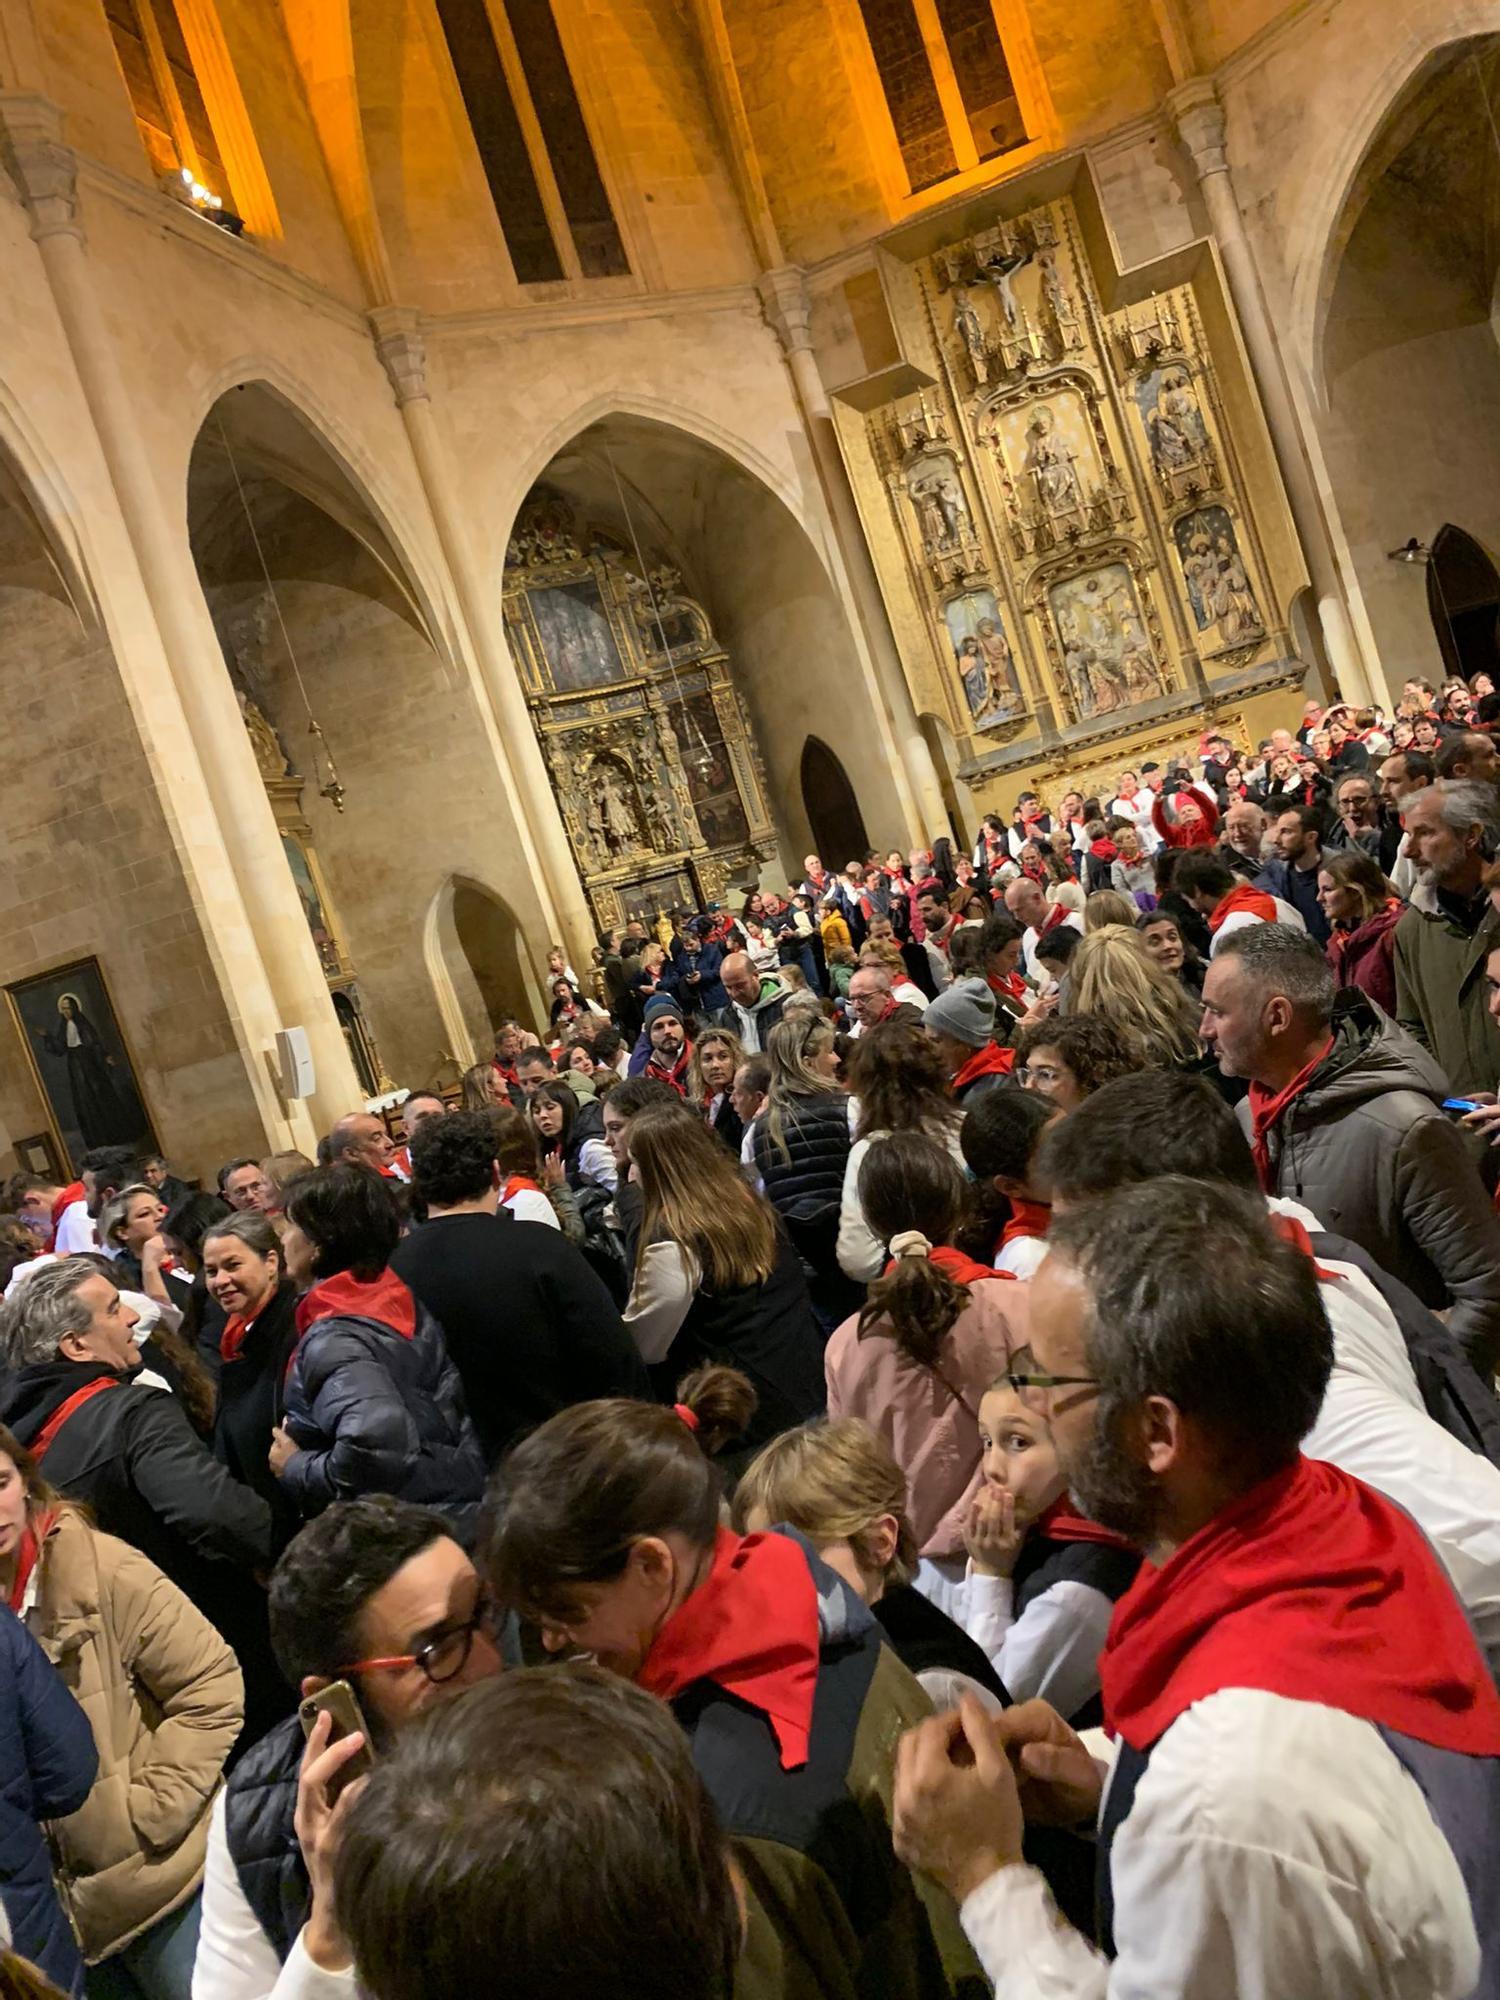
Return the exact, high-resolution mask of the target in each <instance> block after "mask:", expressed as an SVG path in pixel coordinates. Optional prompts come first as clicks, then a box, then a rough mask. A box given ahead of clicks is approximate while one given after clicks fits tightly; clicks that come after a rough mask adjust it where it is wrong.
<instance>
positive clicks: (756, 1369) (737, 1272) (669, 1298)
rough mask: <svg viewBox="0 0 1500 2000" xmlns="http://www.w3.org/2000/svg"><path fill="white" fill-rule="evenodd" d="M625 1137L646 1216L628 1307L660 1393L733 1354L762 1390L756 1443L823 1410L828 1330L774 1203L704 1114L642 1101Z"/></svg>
mask: <svg viewBox="0 0 1500 2000" xmlns="http://www.w3.org/2000/svg"><path fill="white" fill-rule="evenodd" d="M626 1144H627V1147H628V1149H629V1154H630V1165H631V1178H632V1180H634V1181H636V1182H637V1183H638V1184H639V1186H640V1190H641V1225H640V1234H639V1237H638V1239H637V1249H636V1258H635V1275H634V1280H633V1282H632V1285H631V1291H630V1299H629V1302H628V1303H627V1305H626V1307H625V1315H624V1317H625V1324H626V1325H627V1326H628V1327H629V1328H630V1331H631V1334H632V1336H633V1337H634V1339H635V1343H636V1346H637V1347H638V1348H639V1350H640V1354H641V1358H642V1360H643V1361H645V1363H646V1364H647V1366H648V1367H649V1368H650V1369H651V1370H652V1380H653V1382H654V1384H655V1386H656V1391H657V1395H658V1397H659V1398H660V1400H661V1401H663V1402H666V1403H671V1402H673V1401H674V1400H675V1385H676V1383H677V1381H678V1380H679V1378H680V1377H681V1376H682V1375H683V1374H685V1373H686V1372H687V1371H688V1370H690V1369H694V1368H698V1367H701V1366H705V1365H707V1364H709V1363H714V1362H724V1363H726V1364H727V1365H729V1366H731V1367H734V1368H738V1369H740V1370H742V1371H743V1373H744V1374H746V1375H748V1376H749V1378H750V1380H751V1382H752V1383H753V1384H754V1387H755V1392H756V1395H757V1397H758V1399H759V1404H758V1408H757V1411H756V1414H755V1417H754V1419H753V1421H752V1423H751V1427H750V1429H749V1430H748V1431H747V1432H746V1442H747V1444H748V1445H749V1446H751V1447H754V1446H758V1445H761V1444H764V1443H765V1442H766V1440H767V1439H768V1438H771V1437H775V1436H776V1435H777V1433H778V1432H780V1431H784V1430H787V1429H788V1428H790V1426H791V1425H793V1424H800V1423H803V1422H804V1421H805V1420H806V1419H807V1418H808V1417H811V1416H816V1415H818V1414H819V1413H820V1412H821V1410H822V1408H823V1377H822V1365H821V1354H822V1344H823V1343H822V1336H821V1334H820V1332H819V1329H818V1323H817V1321H816V1319H815V1318H814V1317H813V1310H812V1304H811V1302H810V1300H809V1298H808V1295H807V1280H806V1278H805V1277H804V1276H803V1272H802V1264H801V1260H800V1258H799V1257H798V1256H797V1253H796V1251H795V1250H793V1248H792V1246H791V1244H790V1243H789V1242H788V1241H787V1239H786V1237H785V1236H784V1235H783V1234H782V1232H781V1231H780V1230H779V1229H778V1228H777V1226H776V1216H775V1213H774V1211H773V1210H772V1209H771V1207H770V1206H769V1204H768V1203H767V1202H766V1201H765V1200H764V1199H763V1198H762V1197H761V1196H760V1195H758V1194H757V1193H756V1192H755V1191H754V1189H753V1188H751V1187H750V1186H749V1185H748V1184H747V1183H746V1181H745V1179H744V1177H743V1175H742V1174H741V1173H740V1172H739V1170H738V1168H737V1167H736V1165H735V1163H734V1161H733V1160H732V1159H731V1158H730V1157H729V1154H728V1153H727V1152H726V1151H725V1149H724V1148H723V1146H721V1145H720V1144H719V1141H718V1140H717V1139H716V1138H715V1137H714V1136H713V1134H712V1133H711V1132H710V1131H709V1129H708V1127H707V1126H706V1125H705V1124H703V1123H702V1122H701V1121H700V1120H699V1119H697V1118H693V1117H691V1116H687V1115H684V1114H683V1113H682V1112H680V1111H671V1110H661V1111H642V1112H640V1113H638V1114H637V1116H636V1117H634V1118H633V1119H632V1120H631V1121H630V1125H629V1129H628V1133H627V1139H626Z"/></svg>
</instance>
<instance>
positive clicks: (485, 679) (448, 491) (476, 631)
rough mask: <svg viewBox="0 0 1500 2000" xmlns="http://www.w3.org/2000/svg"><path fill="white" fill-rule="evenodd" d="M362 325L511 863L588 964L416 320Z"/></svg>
mask: <svg viewBox="0 0 1500 2000" xmlns="http://www.w3.org/2000/svg"><path fill="white" fill-rule="evenodd" d="M368 318H369V321H370V326H371V329H372V331H373V333H374V335H375V349H376V352H377V353H378V354H379V356H380V359H381V362H382V364H383V366H384V368H385V372H386V374H387V375H388V376H389V377H390V383H391V390H392V392H393V394H394V395H395V398H396V407H397V408H398V409H399V410H400V412H401V417H402V421H403V422H404V424H405V426H406V435H407V439H408V441H409V442H410V445H411V451H412V457H413V459H414V460H415V461H416V467H417V475H418V477H419V479H420V480H421V482H422V490H423V492H424V493H425V494H426V496H427V505H428V508H429V510H430V512H431V514H432V520H433V525H434V527H435V528H436V530H437V537H438V543H439V545H440V547H441V549H442V552H443V558H444V561H445V562H446V564H447V567H448V573H449V575H450V576H451V578H452V579H453V586H454V590H455V593H456V595H457V599H458V607H459V611H460V613H461V614H462V617H463V622H464V625H465V627H466V628H467V632H468V636H469V640H470V644H471V647H472V652H473V656H474V658H476V659H477V661H478V668H479V674H478V676H477V685H476V686H475V689H474V693H475V697H476V700H477V702H478V706H479V712H480V715H481V716H482V717H483V718H484V721H485V725H486V729H487V732H488V735H489V739H490V747H491V749H492V751H493V753H494V757H495V764H496V768H497V769H498V770H499V773H500V782H501V784H502V785H503V786H504V788H505V796H506V800H507V803H508V804H509V806H510V811H511V817H512V819H513V820H514V822H515V827H516V839H517V842H518V844H519V849H520V852H519V857H518V858H519V860H520V863H521V866H522V867H523V868H524V870H525V872H526V873H527V875H529V876H530V878H531V880H532V882H533V884H534V885H535V888H536V893H537V897H538V899H539V901H540V902H541V905H542V916H543V920H544V921H545V923H546V925H547V928H548V931H549V933H550V939H555V940H556V941H557V942H559V943H561V944H564V945H566V947H567V949H568V953H569V956H570V958H571V960H572V963H573V964H575V965H580V966H582V965H586V964H588V963H589V954H590V953H591V952H592V950H593V947H594V940H595V938H596V937H597V935H598V926H597V925H596V924H595V922H594V919H593V917H592V915H591V914H590V911H589V907H588V903H587V900H586V899H585V897H584V893H583V885H582V883H581V882H580V880H579V876H578V869H577V867H576V866H575V864H574V861H573V853H572V849H571V847H570V846H569V844H568V836H567V831H566V829H565V827H564V826H563V822H562V814H561V813H560V812H559V810H558V805H557V795H556V793H555V792H554V790H553V787H552V780H551V777H550V776H549V774H548V771H547V765H546V762H545V760H544V758H543V756H542V751H541V745H540V744H539V743H538V742H537V739H536V731H535V729H534V728H533V727H532V722H531V714H530V711H529V710H528V708H527V706H526V697H525V694H524V693H523V691H522V688H521V680H520V675H519V674H518V672H517V669H516V664H515V661H514V659H513V658H512V656H511V651H510V647H509V645H508V644H507V642H506V638H505V629H504V619H503V615H502V612H501V608H500V606H501V594H500V579H499V578H498V577H497V578H495V579H493V581H491V582H488V583H487V582H486V581H485V579H484V578H483V577H481V575H480V571H479V565H478V563H477V561H476V560H475V556H474V549H473V544H472V543H471V541H470V539H469V535H468V531H467V529H466V527H465V524H464V519H463V511H462V509H461V507H460V506H459V503H458V499H457V496H456V493H455V490H454V483H453V474H452V468H451V466H450V463H449V457H448V450H447V446H446V444H445V442H444V439H443V436H442V433H441V431H440V430H439V428H438V424H437V419H436V418H435V416H434V415H433V409H432V394H431V390H430V389H429V387H428V382H427V351H426V343H425V341H424V340H423V337H422V331H421V317H420V315H419V314H418V313H417V312H415V311H414V310H412V309H411V308H410V307H406V306H378V307H376V308H375V309H374V311H372V312H371V313H370V314H369V315H368ZM549 941H550V940H549Z"/></svg>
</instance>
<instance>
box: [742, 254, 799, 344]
mask: <svg viewBox="0 0 1500 2000" xmlns="http://www.w3.org/2000/svg"><path fill="white" fill-rule="evenodd" d="M755 289H756V290H757V291H758V292H759V293H760V303H761V310H762V311H763V312H764V314H765V316H766V324H767V325H768V326H770V327H772V328H773V329H774V331H775V333H776V337H777V339H778V340H779V341H780V342H781V344H782V346H783V348H785V350H786V352H787V353H788V354H797V353H799V352H803V351H807V350H810V349H811V347H812V332H811V324H810V323H811V319H812V301H811V300H810V299H809V297H808V295H807V280H806V279H805V278H804V277H803V275H802V273H801V272H800V271H799V270H797V269H795V267H794V266H792V265H790V264H784V265H783V266H782V267H781V269H780V270H779V271H767V272H766V273H765V274H764V275H763V276H762V277H760V278H758V279H757V280H756V285H755Z"/></svg>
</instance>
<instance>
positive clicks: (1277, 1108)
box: [1250, 1035, 1333, 1194]
mask: <svg viewBox="0 0 1500 2000" xmlns="http://www.w3.org/2000/svg"><path fill="white" fill-rule="evenodd" d="M1332 1047H1333V1036H1332V1035H1330V1036H1329V1037H1328V1040H1327V1041H1326V1042H1324V1043H1323V1045H1322V1047H1321V1048H1320V1049H1318V1050H1317V1051H1316V1053H1315V1054H1314V1055H1313V1056H1312V1057H1311V1059H1310V1060H1309V1061H1307V1062H1305V1063H1304V1064H1303V1065H1302V1067H1301V1069H1299V1070H1298V1072H1297V1074H1296V1075H1295V1076H1294V1077H1293V1078H1292V1080H1291V1082H1290V1083H1285V1084H1283V1085H1282V1087H1281V1089H1280V1090H1276V1091H1271V1090H1267V1088H1266V1086H1265V1085H1264V1084H1263V1083H1252V1084H1251V1086H1250V1150H1251V1152H1252V1153H1254V1155H1255V1171H1256V1173H1257V1174H1258V1175H1259V1176H1260V1184H1261V1187H1262V1188H1263V1189H1264V1190H1265V1192H1266V1193H1267V1194H1274V1193H1275V1192H1276V1175H1275V1173H1274V1171H1273V1170H1272V1167H1271V1148H1270V1145H1269V1143H1268V1141H1269V1139H1270V1136H1271V1134H1272V1132H1273V1131H1274V1130H1275V1129H1276V1127H1277V1126H1278V1125H1279V1124H1280V1123H1281V1120H1282V1119H1283V1118H1284V1117H1285V1116H1286V1114H1287V1112H1288V1110H1290V1108H1291V1106H1292V1105H1293V1104H1295V1103H1296V1101H1297V1099H1298V1098H1299V1097H1300V1096H1301V1095H1302V1093H1303V1091H1304V1090H1306V1088H1307V1086H1308V1085H1309V1084H1310V1083H1311V1082H1312V1080H1313V1075H1314V1072H1315V1071H1316V1070H1317V1069H1318V1068H1319V1067H1320V1066H1321V1065H1322V1063H1323V1062H1324V1061H1325V1060H1326V1058H1327V1055H1328V1051H1329V1050H1330V1049H1331V1048H1332Z"/></svg>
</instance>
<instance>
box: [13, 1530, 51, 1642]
mask: <svg viewBox="0 0 1500 2000" xmlns="http://www.w3.org/2000/svg"><path fill="white" fill-rule="evenodd" d="M56 1526H57V1510H56V1508H51V1509H49V1510H48V1511H47V1512H45V1513H42V1514H35V1515H33V1514H31V1513H28V1514H27V1516H26V1526H25V1527H24V1528H23V1529H22V1530H21V1546H20V1548H19V1549H18V1550H17V1551H16V1573H15V1576H14V1578H13V1579H12V1581H11V1586H10V1608H11V1610H12V1611H14V1612H15V1614H16V1616H17V1617H18V1618H19V1617H20V1615H21V1606H22V1605H23V1604H24V1603H25V1602H26V1586H27V1584H28V1583H30V1581H31V1572H32V1571H33V1570H34V1569H35V1568H36V1566H37V1563H38V1562H39V1561H40V1560H41V1554H42V1545H43V1543H44V1542H45V1541H46V1539H47V1537H48V1536H49V1535H50V1534H51V1533H52V1530H53V1529H54V1528H55V1527H56Z"/></svg>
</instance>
